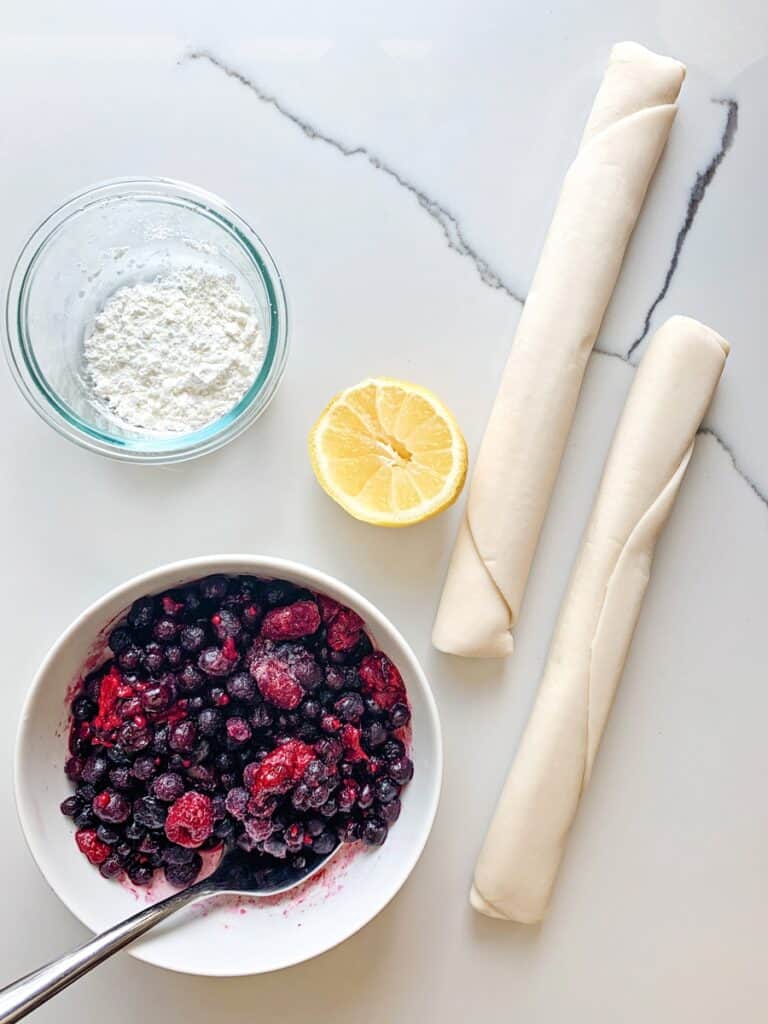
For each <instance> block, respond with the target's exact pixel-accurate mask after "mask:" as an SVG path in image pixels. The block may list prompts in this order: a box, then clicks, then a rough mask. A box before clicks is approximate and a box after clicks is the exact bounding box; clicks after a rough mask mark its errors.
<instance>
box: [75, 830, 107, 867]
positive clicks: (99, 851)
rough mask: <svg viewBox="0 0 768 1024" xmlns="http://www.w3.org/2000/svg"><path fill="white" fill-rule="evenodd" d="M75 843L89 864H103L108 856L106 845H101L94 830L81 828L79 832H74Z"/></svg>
mask: <svg viewBox="0 0 768 1024" xmlns="http://www.w3.org/2000/svg"><path fill="white" fill-rule="evenodd" d="M75 842H76V843H77V845H78V848H79V849H80V852H81V853H84V854H85V856H86V857H87V858H88V860H89V861H90V862H91V864H103V863H104V861H105V860H106V859H107V857H108V856H109V854H110V849H109V847H108V846H107V844H106V843H102V841H101V840H100V839H99V837H98V836H97V835H96V829H93V828H81V829H80V831H79V832H75Z"/></svg>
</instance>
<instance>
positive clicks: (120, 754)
mask: <svg viewBox="0 0 768 1024" xmlns="http://www.w3.org/2000/svg"><path fill="white" fill-rule="evenodd" d="M107 757H108V758H109V760H110V761H111V762H112V764H116V765H120V766H121V767H124V766H125V765H129V764H131V761H132V758H131V757H130V756H129V755H128V754H127V753H126V752H125V751H124V750H123V748H122V747H108V748H107Z"/></svg>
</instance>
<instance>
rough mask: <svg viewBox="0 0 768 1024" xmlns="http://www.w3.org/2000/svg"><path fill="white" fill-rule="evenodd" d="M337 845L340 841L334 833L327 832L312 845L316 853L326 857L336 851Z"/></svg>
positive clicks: (321, 834) (322, 833)
mask: <svg viewBox="0 0 768 1024" xmlns="http://www.w3.org/2000/svg"><path fill="white" fill-rule="evenodd" d="M385 834H386V832H385ZM382 841H383V840H382ZM337 844H338V839H337V838H336V836H335V835H334V834H333V832H330V831H326V832H321V833H320V835H319V836H318V837H317V839H315V840H314V842H313V843H312V849H313V850H314V851H315V853H319V854H320V856H325V854H326V853H331V851H332V850H335V849H336V846H337Z"/></svg>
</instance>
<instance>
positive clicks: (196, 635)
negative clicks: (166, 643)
mask: <svg viewBox="0 0 768 1024" xmlns="http://www.w3.org/2000/svg"><path fill="white" fill-rule="evenodd" d="M179 642H180V643H181V646H182V647H183V648H184V650H185V651H189V652H190V653H191V654H194V653H195V652H196V651H199V650H200V649H201V647H202V646H203V644H204V643H205V630H204V629H203V627H202V626H198V625H197V624H194V625H191V626H184V628H183V629H182V631H181V633H180V634H179Z"/></svg>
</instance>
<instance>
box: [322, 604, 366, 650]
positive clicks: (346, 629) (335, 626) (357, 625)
mask: <svg viewBox="0 0 768 1024" xmlns="http://www.w3.org/2000/svg"><path fill="white" fill-rule="evenodd" d="M362 628H363V620H362V619H361V618H360V616H359V615H358V614H357V612H353V611H352V609H351V608H340V609H339V611H338V612H337V613H336V615H335V616H334V617H333V619H332V620H331V623H330V625H329V626H328V646H329V647H330V648H331V649H332V650H334V651H351V650H352V649H353V648H354V647H355V646H356V645H357V641H358V640H359V639H360V631H361V630H362Z"/></svg>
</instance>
